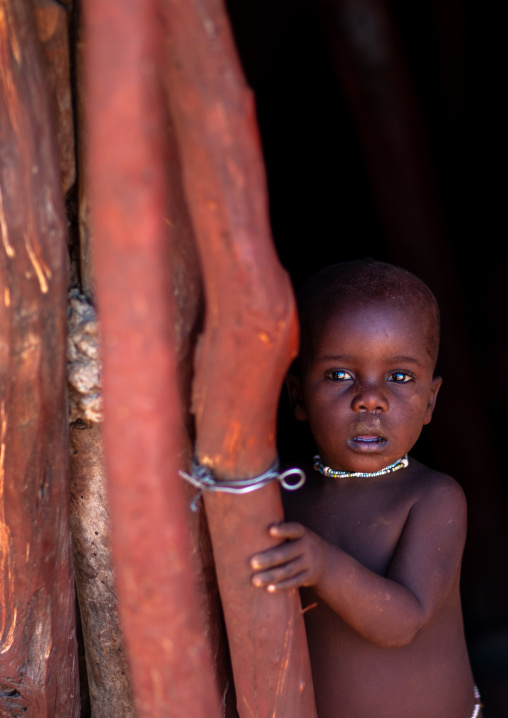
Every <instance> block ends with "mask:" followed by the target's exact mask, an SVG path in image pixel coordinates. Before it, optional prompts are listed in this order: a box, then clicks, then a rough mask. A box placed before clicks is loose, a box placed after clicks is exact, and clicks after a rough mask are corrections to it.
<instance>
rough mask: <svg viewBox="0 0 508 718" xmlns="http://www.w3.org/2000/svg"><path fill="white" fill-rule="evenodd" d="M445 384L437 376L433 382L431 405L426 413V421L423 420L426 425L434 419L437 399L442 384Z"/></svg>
mask: <svg viewBox="0 0 508 718" xmlns="http://www.w3.org/2000/svg"><path fill="white" fill-rule="evenodd" d="M442 383H443V380H442V379H441V377H440V376H435V377H434V379H433V380H432V386H431V389H430V396H429V403H428V405H427V411H426V412H425V419H424V420H423V423H424V425H425V424H429V423H430V420H431V419H432V412H433V411H434V407H435V406H436V399H437V394H438V391H439V389H440V388H441V384H442Z"/></svg>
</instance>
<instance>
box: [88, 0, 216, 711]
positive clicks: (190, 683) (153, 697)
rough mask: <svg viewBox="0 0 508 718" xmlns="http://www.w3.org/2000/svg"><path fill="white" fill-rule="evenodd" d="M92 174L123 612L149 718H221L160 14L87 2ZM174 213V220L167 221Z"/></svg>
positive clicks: (136, 0)
mask: <svg viewBox="0 0 508 718" xmlns="http://www.w3.org/2000/svg"><path fill="white" fill-rule="evenodd" d="M84 10H85V20H86V37H85V43H86V49H87V55H86V77H87V87H88V92H89V95H88V128H89V138H88V139H89V145H88V146H89V180H90V197H91V206H92V219H93V228H94V253H95V257H96V277H97V300H98V308H99V317H100V320H101V328H102V332H103V366H104V412H105V424H104V442H105V452H106V471H107V475H108V496H109V501H110V509H111V517H112V521H111V527H112V544H113V552H114V557H115V573H116V576H117V579H118V590H119V605H120V614H121V619H122V624H123V627H124V630H125V638H126V644H127V649H128V654H129V662H130V665H131V670H132V676H133V682H134V696H135V701H136V706H137V709H138V712H139V715H140V716H163V715H171V716H175V718H179V717H180V716H181V717H182V718H184V717H185V718H188V716H193V717H195V718H213V716H218V715H219V699H218V694H217V691H216V687H215V682H214V680H213V676H212V670H211V661H210V655H209V649H208V646H207V641H206V636H205V634H204V630H203V624H202V621H201V616H200V609H199V603H198V600H197V596H196V592H195V586H194V582H193V570H192V560H191V548H190V536H189V528H188V524H187V520H186V509H187V507H186V505H185V503H184V493H183V489H182V484H181V479H180V477H179V476H178V457H179V452H180V450H181V447H182V435H183V426H182V419H181V416H182V412H181V408H180V397H179V392H178V383H177V372H176V360H175V351H174V344H175V342H174V337H173V332H172V326H173V315H172V304H173V297H172V292H171V283H170V268H169V267H170V262H171V252H170V241H169V239H168V237H169V233H170V232H171V230H172V227H171V224H172V223H171V216H170V215H169V216H168V214H167V210H168V204H167V201H166V200H167V197H166V184H165V179H166V177H165V163H166V161H167V151H166V146H165V141H164V133H165V129H166V128H165V123H164V114H163V103H162V92H161V88H160V87H159V75H158V61H159V54H158V52H159V48H160V35H159V28H158V26H157V23H156V6H155V3H154V2H152V1H151V0H127V1H126V2H122V3H103V2H102V0H87V2H86V3H85V7H84ZM166 219H169V222H168V221H166Z"/></svg>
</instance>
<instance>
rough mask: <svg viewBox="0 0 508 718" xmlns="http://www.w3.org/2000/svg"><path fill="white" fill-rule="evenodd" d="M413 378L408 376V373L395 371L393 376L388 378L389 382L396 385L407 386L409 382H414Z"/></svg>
mask: <svg viewBox="0 0 508 718" xmlns="http://www.w3.org/2000/svg"><path fill="white" fill-rule="evenodd" d="M412 380H413V377H412V376H411V374H406V372H403V371H394V372H393V374H390V376H389V377H388V381H393V382H395V383H396V384H405V383H406V382H408V381H412Z"/></svg>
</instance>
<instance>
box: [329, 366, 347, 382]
mask: <svg viewBox="0 0 508 718" xmlns="http://www.w3.org/2000/svg"><path fill="white" fill-rule="evenodd" d="M325 376H326V378H327V379H331V380H332V381H347V379H352V378H353V377H352V376H351V374H350V373H349V372H348V371H344V370H343V369H337V370H331V371H327V372H326V374H325Z"/></svg>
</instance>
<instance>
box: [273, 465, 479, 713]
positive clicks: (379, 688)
mask: <svg viewBox="0 0 508 718" xmlns="http://www.w3.org/2000/svg"><path fill="white" fill-rule="evenodd" d="M305 468H306V473H307V476H308V480H307V484H306V485H305V487H304V488H303V489H302V490H300V491H298V492H295V494H286V496H285V510H286V520H289V521H297V522H300V523H302V524H303V525H304V526H306V527H308V528H309V529H311V530H312V531H313V532H314V533H316V534H317V535H318V536H320V537H321V538H323V539H325V540H326V541H327V542H328V543H330V544H332V545H334V546H337V547H339V548H341V549H342V550H343V551H345V552H346V553H348V554H349V555H350V556H352V557H353V558H355V559H356V560H357V561H358V562H359V563H361V564H362V565H363V566H365V567H366V568H368V569H370V570H371V571H373V572H375V573H376V574H378V575H380V576H384V577H388V576H389V575H390V571H392V570H393V561H394V556H395V554H396V551H397V548H398V546H399V543H400V541H401V536H402V535H403V532H404V529H405V526H406V524H407V522H408V518H409V516H410V513H411V512H413V514H414V513H415V509H414V507H415V506H417V505H418V503H419V502H422V500H425V495H426V492H427V491H428V490H429V486H433V487H434V490H435V487H436V484H439V482H452V479H450V478H449V477H443V475H441V474H437V473H435V472H432V471H430V470H429V469H427V468H426V467H424V466H422V465H421V464H419V463H418V462H416V461H415V460H411V462H410V466H409V467H408V468H407V469H404V470H402V471H399V472H396V473H393V474H390V475H385V476H383V477H377V478H371V479H358V478H356V479H345V480H343V479H340V480H337V479H330V478H325V477H323V476H321V475H320V474H318V473H317V472H314V471H313V470H312V469H310V468H309V467H305ZM444 493H446V492H444ZM422 516H423V517H424V516H425V514H424V512H422ZM412 520H413V521H414V519H412ZM419 520H420V523H421V525H420V526H419V529H418V530H419V531H420V532H421V534H422V536H425V531H426V529H427V528H428V531H432V530H433V526H432V521H431V520H430V518H429V521H428V527H427V526H426V524H425V518H421V519H419ZM431 569H432V567H431V566H425V565H423V566H420V567H419V570H420V571H422V572H425V571H431ZM459 577H460V565H457V568H456V570H455V573H454V576H453V578H452V581H451V584H450V588H449V589H447V592H446V595H444V596H443V597H442V599H441V601H440V604H439V606H438V608H437V610H436V611H435V613H434V615H433V616H432V619H431V620H430V622H429V623H428V624H427V625H426V626H424V627H423V628H422V629H421V630H420V631H419V632H418V633H417V635H416V636H415V637H414V638H413V640H412V641H411V642H410V643H408V644H407V645H403V646H396V647H388V648H387V647H386V646H382V645H376V643H374V642H372V641H369V640H368V639H367V638H364V637H362V635H360V634H359V633H358V632H357V631H356V630H354V629H353V628H351V627H350V626H349V625H347V623H345V622H344V621H343V620H342V618H341V617H340V616H339V615H338V614H337V613H336V612H335V611H333V610H332V609H331V608H329V607H328V606H327V605H326V603H325V602H324V601H323V599H321V598H320V597H319V596H317V595H316V594H315V593H314V591H313V590H312V589H310V588H303V589H301V594H302V603H303V607H304V609H305V619H306V626H307V635H308V642H309V651H310V656H311V664H312V671H313V680H314V687H315V693H316V700H317V706H318V715H319V718H342V717H347V718H431V717H432V718H470V716H471V715H472V713H473V709H474V703H475V699H474V690H473V678H472V674H471V669H470V665H469V659H468V655H467V650H466V645H465V639H464V632H463V623H462V613H461V606H460V595H459Z"/></svg>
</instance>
